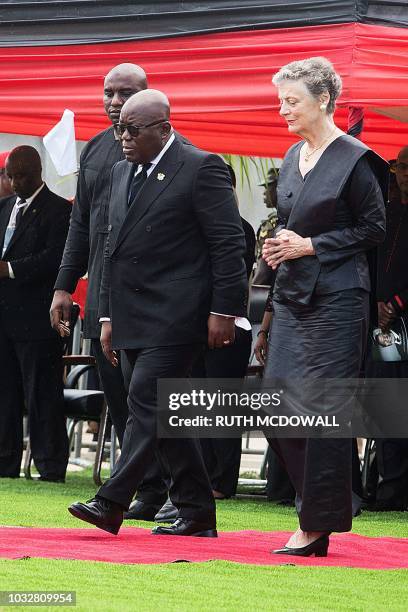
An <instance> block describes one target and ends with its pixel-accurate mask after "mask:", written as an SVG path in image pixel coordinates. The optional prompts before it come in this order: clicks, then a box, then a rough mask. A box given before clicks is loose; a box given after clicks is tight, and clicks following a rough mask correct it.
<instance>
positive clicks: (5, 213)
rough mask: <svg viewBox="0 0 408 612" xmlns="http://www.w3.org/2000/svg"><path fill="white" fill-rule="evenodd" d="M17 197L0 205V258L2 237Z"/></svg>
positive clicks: (12, 197)
mask: <svg viewBox="0 0 408 612" xmlns="http://www.w3.org/2000/svg"><path fill="white" fill-rule="evenodd" d="M16 199H17V196H11V197H10V198H9V200H8V201H7V202H5V203H4V204H0V206H1V212H0V258H1V254H2V252H3V244H4V237H5V235H6V229H7V226H8V223H9V220H10V215H11V211H12V210H13V206H14V204H15V203H16Z"/></svg>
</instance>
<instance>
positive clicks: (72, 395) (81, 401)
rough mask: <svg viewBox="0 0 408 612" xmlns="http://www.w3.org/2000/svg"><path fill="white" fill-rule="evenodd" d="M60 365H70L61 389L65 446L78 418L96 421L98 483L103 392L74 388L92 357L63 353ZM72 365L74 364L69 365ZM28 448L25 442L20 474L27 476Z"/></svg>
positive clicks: (104, 419) (102, 443)
mask: <svg viewBox="0 0 408 612" xmlns="http://www.w3.org/2000/svg"><path fill="white" fill-rule="evenodd" d="M62 359H63V362H64V365H65V366H66V367H67V368H70V371H69V374H68V375H67V377H66V381H65V388H64V413H65V416H66V418H67V419H68V440H69V448H71V447H72V441H73V438H74V432H75V426H76V425H77V423H79V422H80V421H96V422H98V423H99V432H98V440H97V444H96V452H95V462H94V468H93V479H94V482H95V484H96V485H98V486H100V485H101V484H102V480H101V477H100V473H101V466H102V458H103V451H104V446H105V438H106V422H107V406H106V402H105V396H104V393H103V391H99V390H86V389H77V388H76V387H77V385H78V382H79V379H80V378H81V376H83V375H84V374H85V373H86V372H88V371H89V370H90V369H91V368H94V367H96V360H95V357H92V356H90V355H64V356H63V358H62ZM73 366H74V367H73ZM31 460H32V456H31V448H30V442H29V441H28V443H27V448H26V455H25V461H24V476H25V477H26V478H27V479H31V478H32V476H31Z"/></svg>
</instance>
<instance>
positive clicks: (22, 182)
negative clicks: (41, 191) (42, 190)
mask: <svg viewBox="0 0 408 612" xmlns="http://www.w3.org/2000/svg"><path fill="white" fill-rule="evenodd" d="M6 172H7V176H8V178H9V181H10V184H11V188H12V190H13V191H14V193H16V194H17V195H18V196H19V197H20V198H29V197H30V196H32V195H33V193H34V192H35V191H36V190H37V189H38V187H39V186H40V185H41V180H40V178H39V177H38V175H37V173H35V172H33V171H32V169H31V168H28V167H27V164H23V163H22V162H21V161H20V162H19V161H17V160H10V159H9V160H8V161H7V165H6Z"/></svg>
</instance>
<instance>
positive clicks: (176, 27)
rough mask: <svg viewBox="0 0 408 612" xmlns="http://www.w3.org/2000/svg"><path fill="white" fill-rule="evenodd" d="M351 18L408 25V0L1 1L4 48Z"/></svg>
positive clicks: (0, 34) (0, 40) (0, 31)
mask: <svg viewBox="0 0 408 612" xmlns="http://www.w3.org/2000/svg"><path fill="white" fill-rule="evenodd" d="M352 22H361V23H375V24H383V25H393V26H399V27H408V9H407V0H292V1H287V0H286V1H285V0H245V1H242V0H241V1H240V0H190V1H181V0H157V1H155V2H146V1H141V0H31V1H27V0H0V46H1V47H18V46H36V45H37V46H44V45H53V46H54V45H67V44H85V43H104V42H105V43H106V42H119V41H132V40H146V39H150V38H163V37H176V36H185V35H191V34H208V33H214V32H228V31H234V30H256V29H271V28H282V27H286V28H291V27H303V26H313V25H325V24H340V23H352Z"/></svg>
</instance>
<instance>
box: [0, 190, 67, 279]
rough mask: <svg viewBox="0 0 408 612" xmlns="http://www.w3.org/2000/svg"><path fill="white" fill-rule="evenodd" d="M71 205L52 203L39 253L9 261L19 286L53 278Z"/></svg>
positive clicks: (63, 201) (60, 200) (65, 201)
mask: <svg viewBox="0 0 408 612" xmlns="http://www.w3.org/2000/svg"><path fill="white" fill-rule="evenodd" d="M70 213H71V204H70V203H69V202H68V201H67V200H63V199H58V200H56V201H55V202H54V203H53V211H52V215H51V214H49V215H48V218H47V219H46V225H47V232H46V239H45V242H44V246H43V248H42V249H41V251H38V252H37V253H35V254H33V255H27V256H26V257H22V258H21V259H13V260H10V265H11V267H12V270H13V273H14V277H15V280H14V281H13V282H17V283H19V284H25V283H30V284H32V283H33V282H35V281H41V280H43V279H49V278H55V277H56V275H57V272H58V267H59V263H60V261H61V256H62V252H63V250H64V245H65V240H66V237H67V232H68V225H69V217H70Z"/></svg>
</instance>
